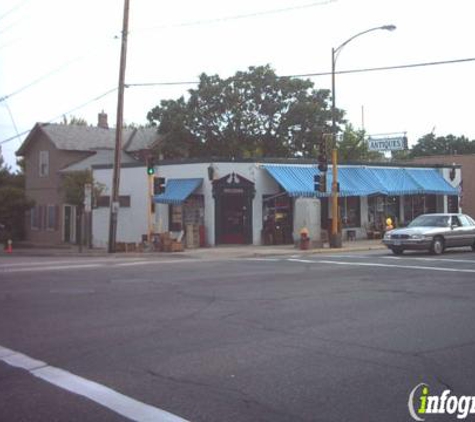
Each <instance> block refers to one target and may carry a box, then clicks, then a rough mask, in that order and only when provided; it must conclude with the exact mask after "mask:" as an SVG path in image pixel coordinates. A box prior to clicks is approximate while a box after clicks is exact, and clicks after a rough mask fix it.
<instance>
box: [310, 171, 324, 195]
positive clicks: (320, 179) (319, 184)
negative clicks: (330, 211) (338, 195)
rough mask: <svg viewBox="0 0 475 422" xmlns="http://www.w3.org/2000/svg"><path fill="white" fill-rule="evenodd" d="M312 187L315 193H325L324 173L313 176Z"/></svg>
mask: <svg viewBox="0 0 475 422" xmlns="http://www.w3.org/2000/svg"><path fill="white" fill-rule="evenodd" d="M313 187H314V190H315V192H326V191H327V175H326V173H320V174H316V175H315V176H313Z"/></svg>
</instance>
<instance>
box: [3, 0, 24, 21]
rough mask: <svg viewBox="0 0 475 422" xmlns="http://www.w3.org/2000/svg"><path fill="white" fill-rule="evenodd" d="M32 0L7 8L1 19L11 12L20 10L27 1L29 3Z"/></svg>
mask: <svg viewBox="0 0 475 422" xmlns="http://www.w3.org/2000/svg"><path fill="white" fill-rule="evenodd" d="M29 1H30V0H24V1H22V2H20V3H18V4H17V5H16V6H13V7H12V8H11V9H9V10H7V11H6V12H5V13H4V14H3V15H2V16H0V20H2V19H3V18H6V17H7V16H8V15H9V14H10V13H13V12H15V11H16V10H18V9H19V8H20V7H22V6H24V5H25V4H26V3H28V2H29Z"/></svg>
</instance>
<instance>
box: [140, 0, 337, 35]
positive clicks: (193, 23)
mask: <svg viewBox="0 0 475 422" xmlns="http://www.w3.org/2000/svg"><path fill="white" fill-rule="evenodd" d="M336 1H337V0H320V1H316V2H312V3H307V4H303V5H300V6H292V7H285V8H281V9H271V10H265V11H262V12H253V13H245V14H242V15H232V16H224V17H221V18H212V19H202V20H197V21H190V22H181V23H175V24H170V25H160V26H152V27H150V28H142V29H137V30H135V31H134V32H135V33H140V32H146V31H154V30H158V29H170V28H183V27H188V26H200V25H209V24H214V23H220V22H227V21H231V20H239V19H249V18H256V17H259V16H266V15H276V14H279V13H286V12H292V11H294V10H302V9H309V8H311V7H316V6H325V5H327V4H330V3H334V2H336Z"/></svg>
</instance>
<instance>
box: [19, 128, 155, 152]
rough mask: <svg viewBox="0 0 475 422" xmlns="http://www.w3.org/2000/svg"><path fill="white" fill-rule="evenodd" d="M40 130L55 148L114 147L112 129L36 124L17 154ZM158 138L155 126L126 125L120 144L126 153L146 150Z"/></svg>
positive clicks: (113, 132) (76, 149)
mask: <svg viewBox="0 0 475 422" xmlns="http://www.w3.org/2000/svg"><path fill="white" fill-rule="evenodd" d="M39 130H41V131H43V132H44V133H45V135H46V136H47V137H48V139H49V140H50V141H51V142H52V143H53V144H54V146H55V147H56V148H57V149H60V150H67V151H91V150H96V149H114V147H115V136H116V135H115V132H116V131H115V129H104V128H101V127H97V126H81V125H64V124H56V123H46V124H43V123H37V124H36V125H35V127H34V128H33V129H32V130H31V132H30V133H29V135H28V136H27V138H26V139H25V141H24V142H23V144H22V145H21V147H20V149H19V150H18V151H17V153H16V154H17V155H24V154H25V152H26V150H27V148H28V146H29V145H30V143H31V142H32V140H33V139H34V138H35V134H36V133H37V131H39ZM158 139H159V135H158V133H157V129H156V128H126V129H124V130H123V139H122V145H123V149H124V150H125V151H127V152H132V151H140V150H142V149H148V148H150V147H151V146H153V144H155V143H156V142H157V141H158Z"/></svg>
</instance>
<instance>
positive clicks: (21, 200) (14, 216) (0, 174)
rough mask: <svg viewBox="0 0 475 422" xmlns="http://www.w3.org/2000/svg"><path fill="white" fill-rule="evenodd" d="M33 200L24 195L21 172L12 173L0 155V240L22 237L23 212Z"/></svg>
mask: <svg viewBox="0 0 475 422" xmlns="http://www.w3.org/2000/svg"><path fill="white" fill-rule="evenodd" d="M33 205H34V202H33V201H31V200H29V199H27V198H26V196H25V178H24V176H23V174H14V173H12V172H11V170H10V168H9V167H8V166H7V165H6V164H5V163H4V161H3V158H2V156H1V155H0V224H2V225H3V226H5V229H2V230H1V231H0V233H1V238H0V242H2V243H3V242H5V241H6V240H8V239H12V240H21V239H23V237H24V225H25V224H24V222H25V213H26V211H28V210H29V209H30V208H31V207H33Z"/></svg>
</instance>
